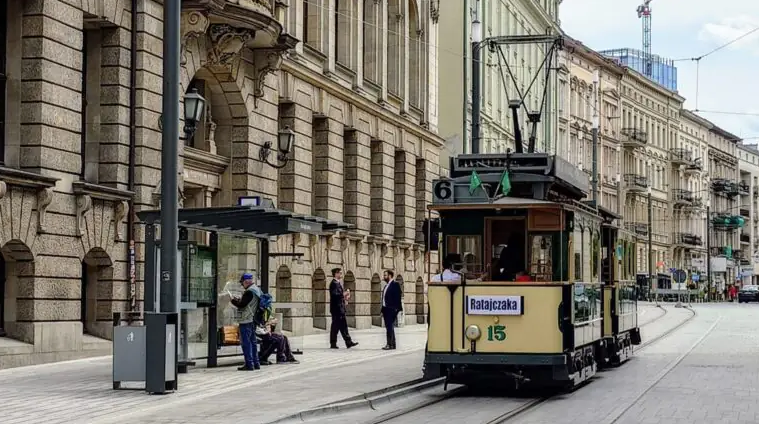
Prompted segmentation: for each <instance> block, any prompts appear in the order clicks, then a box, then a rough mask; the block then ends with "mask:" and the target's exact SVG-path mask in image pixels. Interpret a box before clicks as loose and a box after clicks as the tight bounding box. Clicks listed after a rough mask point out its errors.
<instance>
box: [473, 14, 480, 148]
mask: <svg viewBox="0 0 759 424" xmlns="http://www.w3.org/2000/svg"><path fill="white" fill-rule="evenodd" d="M473 11H474V18H473V19H472V153H473V154H477V153H480V112H481V109H480V108H481V107H482V94H481V81H480V77H481V75H480V69H481V68H480V66H481V58H480V56H481V54H480V52H481V50H482V49H481V45H482V26H481V23H480V2H479V1H478V0H477V1H475V2H474V7H473Z"/></svg>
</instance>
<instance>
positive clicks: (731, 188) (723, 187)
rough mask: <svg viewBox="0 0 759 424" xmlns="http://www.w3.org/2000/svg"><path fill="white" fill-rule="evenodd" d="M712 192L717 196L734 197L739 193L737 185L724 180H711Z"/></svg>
mask: <svg viewBox="0 0 759 424" xmlns="http://www.w3.org/2000/svg"><path fill="white" fill-rule="evenodd" d="M712 190H713V191H714V192H715V193H717V194H722V195H724V196H729V197H734V196H737V195H738V193H740V191H739V189H738V183H736V182H734V181H730V180H728V179H725V178H715V179H713V180H712Z"/></svg>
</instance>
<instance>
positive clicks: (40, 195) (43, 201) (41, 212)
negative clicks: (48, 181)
mask: <svg viewBox="0 0 759 424" xmlns="http://www.w3.org/2000/svg"><path fill="white" fill-rule="evenodd" d="M54 194H55V192H54V191H53V188H52V187H46V188H43V189H40V190H39V191H37V233H38V234H39V233H44V232H45V214H46V213H47V208H48V206H50V202H52V201H53V195H54Z"/></svg>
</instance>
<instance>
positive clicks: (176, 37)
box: [132, 0, 182, 312]
mask: <svg viewBox="0 0 759 424" xmlns="http://www.w3.org/2000/svg"><path fill="white" fill-rule="evenodd" d="M181 13H182V2H181V0H164V4H163V132H162V140H161V275H160V283H159V284H160V288H161V289H160V290H161V291H160V299H161V302H160V312H178V310H179V301H178V292H179V287H178V283H179V282H178V281H177V244H178V241H179V228H178V224H179V223H178V220H179V216H178V214H179V212H178V209H179V196H178V192H179V159H178V158H179V145H178V144H179V88H180V85H179V84H180V80H179V75H180V66H181V65H180V24H181ZM132 65H133V66H134V64H132Z"/></svg>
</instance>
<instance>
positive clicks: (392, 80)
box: [387, 0, 405, 96]
mask: <svg viewBox="0 0 759 424" xmlns="http://www.w3.org/2000/svg"><path fill="white" fill-rule="evenodd" d="M404 45H405V34H404V28H403V10H401V7H400V1H399V0H388V4H387V90H388V92H390V93H391V94H394V95H396V96H399V95H400V94H401V92H402V90H403V82H402V78H401V75H403V61H402V60H401V58H402V55H401V53H402V52H403V50H404Z"/></svg>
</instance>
